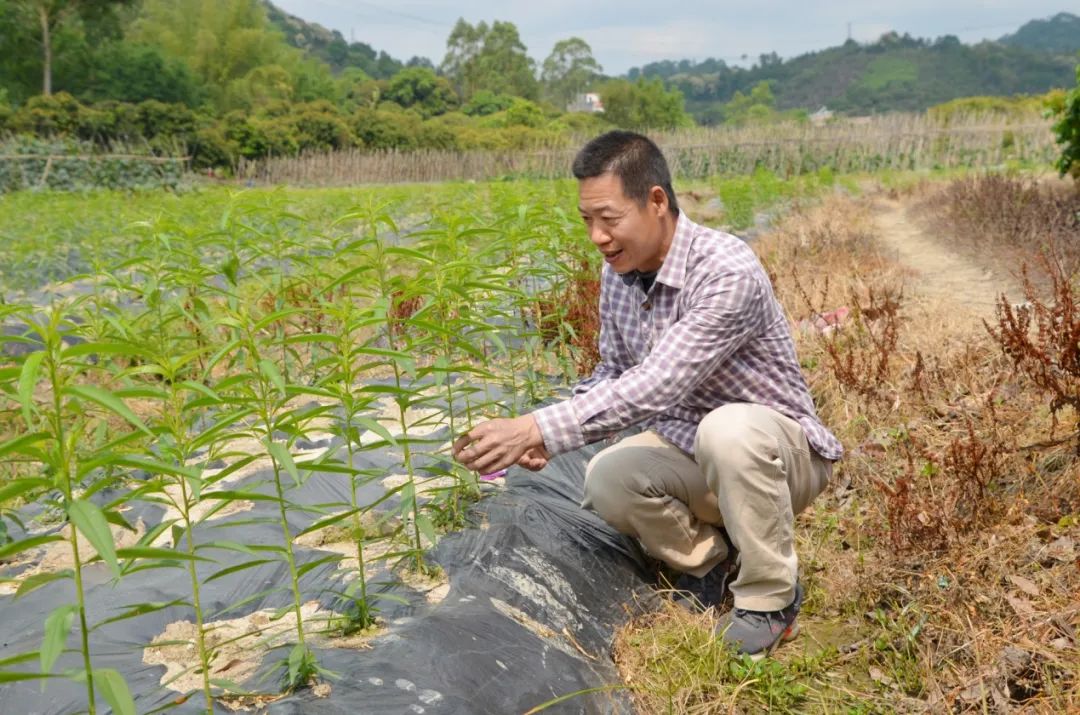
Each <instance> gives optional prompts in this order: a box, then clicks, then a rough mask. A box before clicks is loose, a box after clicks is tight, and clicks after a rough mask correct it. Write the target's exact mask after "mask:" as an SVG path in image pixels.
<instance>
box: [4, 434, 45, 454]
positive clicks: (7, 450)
mask: <svg viewBox="0 0 1080 715" xmlns="http://www.w3.org/2000/svg"><path fill="white" fill-rule="evenodd" d="M49 437H50V435H49V433H48V432H31V433H30V434H23V435H19V436H18V437H16V438H15V439H9V440H8V441H7V442H2V443H0V457H6V456H7V455H9V454H11V453H13V452H16V453H23V454H26V451H25V450H26V448H27V447H29V446H30V445H32V444H37V443H38V442H41V441H43V440H46V439H49ZM28 456H34V455H33V454H30V455H28Z"/></svg>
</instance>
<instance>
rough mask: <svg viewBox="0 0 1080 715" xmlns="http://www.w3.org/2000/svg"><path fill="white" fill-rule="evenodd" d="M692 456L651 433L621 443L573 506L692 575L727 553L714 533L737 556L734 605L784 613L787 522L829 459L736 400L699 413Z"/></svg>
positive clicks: (821, 480)
mask: <svg viewBox="0 0 1080 715" xmlns="http://www.w3.org/2000/svg"><path fill="white" fill-rule="evenodd" d="M694 452H695V457H694V458H691V457H690V456H688V455H687V454H686V453H685V452H683V451H682V450H680V449H679V448H677V447H675V446H674V445H672V444H671V443H669V442H667V441H666V440H664V439H663V438H662V437H660V436H659V435H658V434H656V433H655V432H651V431H650V432H643V433H641V434H637V435H634V436H632V437H628V438H626V439H624V440H622V441H620V442H619V443H618V444H615V445H613V446H611V447H608V448H607V449H605V450H603V451H602V452H600V453H599V454H597V455H596V456H595V457H593V459H592V461H590V462H589V466H588V469H587V470H586V472H585V500H584V502H582V506H583V507H586V508H591V509H594V510H595V511H596V512H597V513H598V514H599V515H600V516H601V517H602V518H603V519H604V520H605V521H607V522H608V523H609V524H611V525H612V526H613V527H615V528H616V529H617V530H618V531H620V532H621V533H623V534H627V535H629V536H633V537H635V538H637V539H638V540H640V541H641V544H642V546H643V547H644V548H645V550H646V551H648V552H649V553H650V554H651V555H652V556H654V557H656V558H658V559H660V560H662V561H664V562H665V563H667V564H668V565H669V566H671V567H673V568H675V569H678V570H679V571H686V572H689V573H691V574H693V575H695V576H703V575H704V574H705V573H707V572H708V571H709V570H710V569H711V568H712V567H713V566H715V565H716V564H718V563H720V561H722V560H723V559H724V558H725V557H726V556H727V545H726V543H725V542H724V538H723V536H721V535H720V531H719V527H720V526H723V527H724V528H725V529H726V530H727V533H728V535H729V536H730V538H731V541H732V543H734V544H735V548H737V549H738V550H739V557H740V562H739V563H740V568H739V576H738V578H737V579H736V580H735V581H734V583H732V585H731V591H732V593H733V594H734V596H735V605H736V606H737V607H739V608H745V609H748V610H753V611H776V610H779V609H781V608H784V607H785V606H787V605H788V604H790V603H791V602H792V600H794V598H795V580H796V577H797V574H798V559H797V557H796V555H795V544H794V533H793V532H794V520H795V515H796V514H798V513H799V512H801V511H802V510H803V509H805V508H806V507H807V506H808V505H809V504H810V502H811V501H812V500H813V499H814V497H816V496H817V495H818V494H820V493H821V492H822V491H823V490H824V489H825V486H826V484H827V483H828V481H829V477H830V476H831V475H832V462H830V461H829V460H827V459H824V458H822V457H820V456H818V455H817V453H815V452H814V451H813V450H811V449H810V446H809V444H808V443H807V441H806V435H805V434H804V433H803V429H802V427H800V426H799V423H798V422H796V421H795V420H792V419H790V418H788V417H786V416H784V415H782V414H780V413H779V412H776V411H775V410H773V409H771V408H768V407H764V406H762V405H754V404H744V403H734V404H728V405H724V406H723V407H719V408H717V409H715V410H713V411H712V412H710V413H709V414H708V415H706V416H705V419H703V420H702V421H701V424H700V425H699V426H698V431H697V438H696V440H695V443H694ZM695 459H696V461H695Z"/></svg>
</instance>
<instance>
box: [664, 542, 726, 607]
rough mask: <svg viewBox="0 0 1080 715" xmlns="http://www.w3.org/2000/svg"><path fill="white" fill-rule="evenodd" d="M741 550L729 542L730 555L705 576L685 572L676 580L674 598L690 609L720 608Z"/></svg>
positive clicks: (673, 586) (676, 601)
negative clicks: (737, 549)
mask: <svg viewBox="0 0 1080 715" xmlns="http://www.w3.org/2000/svg"><path fill="white" fill-rule="evenodd" d="M738 557H739V552H738V551H736V550H735V547H734V546H731V542H728V555H727V558H725V559H724V560H723V561H721V562H720V563H718V564H717V565H716V566H713V567H712V569H711V570H710V571H709V572H708V573H707V574H705V575H704V576H700V577H698V576H691V575H690V574H688V573H684V574H682V575H681V576H679V578H677V579H676V580H675V583H674V584H673V585H672V590H674V591H675V594H674V596H673V597H672V600H673V601H675V603H676V604H678V605H680V606H682V607H683V608H685V609H686V610H688V611H701V612H704V611H707V610H709V609H710V608H719V607H720V605H721V604H722V603H723V602H724V599H725V598H727V594H728V582H730V581H731V578H732V576H733V575H734V574H735V572H736V570H737V568H736V566H737V560H738Z"/></svg>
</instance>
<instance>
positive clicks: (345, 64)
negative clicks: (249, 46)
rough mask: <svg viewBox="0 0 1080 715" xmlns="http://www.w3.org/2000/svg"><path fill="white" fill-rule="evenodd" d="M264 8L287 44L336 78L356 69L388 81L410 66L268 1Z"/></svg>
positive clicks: (419, 60) (415, 60) (417, 60)
mask: <svg viewBox="0 0 1080 715" xmlns="http://www.w3.org/2000/svg"><path fill="white" fill-rule="evenodd" d="M264 4H265V5H266V14H267V18H268V19H269V20H270V24H271V25H273V26H274V27H276V28H277V29H279V30H281V32H282V33H284V35H285V40H286V42H288V43H289V44H290V45H292V46H293V47H299V48H300V49H302V50H304V51H305V52H307V53H308V54H309V55H311V56H312V57H315V58H317V59H320V60H322V61H323V62H325V63H326V64H328V65H330V69H331V70H333V72H334V73H335V74H337V73H340V72H341V71H342V70H345V69H347V68H349V67H355V68H357V69H361V70H363V71H364V72H366V73H367V74H368V75H370V76H371V77H374V78H375V79H387V78H389V77H391V76H393V75H394V74H395V73H397V72H399V71H400V70H401V69H402V68H403V67H405V66H406V63H405V62H402V61H400V60H397V59H395V58H393V57H391V56H390V55H388V54H387V53H386V52H379V51H376V50H375V48H373V47H372V46H371V45H369V44H367V43H365V42H346V41H345V38H344V37H342V35H341V33H340V32H338V31H337V30H328V29H327V28H325V27H323V26H322V25H319V24H318V23H314V22H308V21H306V20H302V19H300V18H299V17H296V16H295V15H290V14H289V13H287V12H285V11H284V10H282V9H281V8H279V7H277V6H276V5H274V4H273V3H272V2H269V1H268V0H264ZM415 64H427V65H430V64H431V63H430V62H429V61H428V60H426V59H423V58H413V59H412V60H410V61H409V63H408V65H415Z"/></svg>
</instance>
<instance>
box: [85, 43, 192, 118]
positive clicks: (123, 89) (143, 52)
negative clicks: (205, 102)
mask: <svg viewBox="0 0 1080 715" xmlns="http://www.w3.org/2000/svg"><path fill="white" fill-rule="evenodd" d="M84 71H85V75H84V76H82V77H79V78H78V79H77V81H76V83H75V84H77V85H78V86H79V88H80V89H79V91H78V93H77V95H78V97H79V98H80V99H82V100H83V101H88V100H89V101H102V100H110V99H111V100H118V101H121V102H142V101H144V100H148V99H155V100H158V101H159V102H167V103H181V104H186V105H188V106H191V107H194V106H196V105H197V104H198V103H199V102H200V100H201V98H202V89H201V87H200V85H199V82H198V80H196V78H195V76H194V75H193V74H192V72H191V69H190V68H189V67H188V66H187V64H186V63H184V62H183V61H182V60H180V59H179V58H176V57H169V56H167V55H165V54H164V53H162V51H161V50H160V48H157V47H153V46H151V45H143V44H139V43H134V42H111V43H109V44H107V45H105V46H104V47H102V48H101V49H100V50H99V51H97V52H95V53H94V54H93V55H92V57H91V61H90V62H88V63H87V64H86V66H85V67H84Z"/></svg>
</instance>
